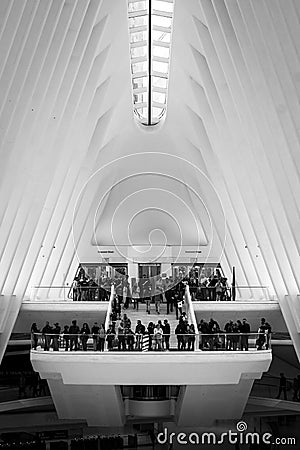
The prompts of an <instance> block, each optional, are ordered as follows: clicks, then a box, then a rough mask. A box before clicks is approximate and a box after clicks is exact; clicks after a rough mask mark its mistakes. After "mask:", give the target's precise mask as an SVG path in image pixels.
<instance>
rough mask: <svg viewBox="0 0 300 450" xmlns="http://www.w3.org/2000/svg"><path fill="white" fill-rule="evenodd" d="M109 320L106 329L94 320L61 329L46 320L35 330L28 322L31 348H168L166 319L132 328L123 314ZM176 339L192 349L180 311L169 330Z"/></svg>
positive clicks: (190, 331)
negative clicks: (176, 320) (173, 328)
mask: <svg viewBox="0 0 300 450" xmlns="http://www.w3.org/2000/svg"><path fill="white" fill-rule="evenodd" d="M111 318H112V320H111V323H110V326H109V328H108V330H105V327H104V324H100V325H98V323H97V322H95V323H94V325H93V326H92V327H90V326H89V325H88V323H86V322H85V323H83V325H82V327H81V328H80V327H79V326H78V324H77V321H76V320H73V321H72V324H71V325H70V326H68V325H65V326H64V328H63V330H62V329H61V326H60V325H59V323H55V324H54V326H51V325H50V324H49V322H46V324H45V326H44V327H43V328H42V329H41V330H39V329H38V327H37V324H36V323H33V324H32V327H31V336H32V338H31V339H32V348H33V349H34V350H36V349H37V348H38V346H39V345H41V346H43V348H44V351H50V349H52V350H53V351H59V349H60V348H64V350H65V351H77V350H83V351H87V350H92V349H93V350H94V351H100V352H101V351H104V350H105V349H106V348H107V350H108V351H112V350H119V351H134V350H137V351H142V350H143V351H148V350H158V351H163V350H170V336H171V334H172V330H171V327H170V323H169V322H168V319H164V320H158V321H157V323H154V322H153V321H150V322H149V323H148V324H147V325H144V324H143V323H142V321H141V320H137V323H136V325H135V327H133V325H132V324H131V320H130V318H129V317H128V316H127V314H126V313H124V314H123V316H122V317H121V318H115V316H114V314H112V316H111ZM173 333H174V334H175V335H176V338H177V349H178V350H194V348H195V328H194V325H193V324H189V323H188V321H187V316H186V314H185V313H184V312H183V313H182V314H181V316H180V317H179V319H178V324H177V326H176V328H175V330H173Z"/></svg>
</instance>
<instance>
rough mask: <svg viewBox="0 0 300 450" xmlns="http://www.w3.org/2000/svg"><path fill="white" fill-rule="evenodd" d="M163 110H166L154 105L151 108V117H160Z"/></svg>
mask: <svg viewBox="0 0 300 450" xmlns="http://www.w3.org/2000/svg"><path fill="white" fill-rule="evenodd" d="M165 110H166V109H165V108H157V107H156V106H154V107H153V108H152V117H153V119H160V118H161V117H162V116H163V114H164V112H165Z"/></svg>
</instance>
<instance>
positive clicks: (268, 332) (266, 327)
mask: <svg viewBox="0 0 300 450" xmlns="http://www.w3.org/2000/svg"><path fill="white" fill-rule="evenodd" d="M260 328H261V330H262V331H263V332H264V333H265V336H266V350H268V349H269V346H270V339H271V333H272V328H271V325H270V324H269V323H268V322H266V319H264V318H262V319H261V324H260Z"/></svg>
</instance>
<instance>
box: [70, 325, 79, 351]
mask: <svg viewBox="0 0 300 450" xmlns="http://www.w3.org/2000/svg"><path fill="white" fill-rule="evenodd" d="M69 331H70V352H71V351H72V350H73V347H74V350H75V352H76V351H77V350H78V334H79V326H78V325H77V321H76V320H72V325H71V326H70V330H69Z"/></svg>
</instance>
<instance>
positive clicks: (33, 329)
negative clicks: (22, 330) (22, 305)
mask: <svg viewBox="0 0 300 450" xmlns="http://www.w3.org/2000/svg"><path fill="white" fill-rule="evenodd" d="M39 332H40V330H39V329H38V327H37V324H36V323H35V322H34V323H33V324H32V325H31V330H30V333H31V347H32V348H33V350H36V348H37V345H38V340H39V337H38V334H37V333H39Z"/></svg>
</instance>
